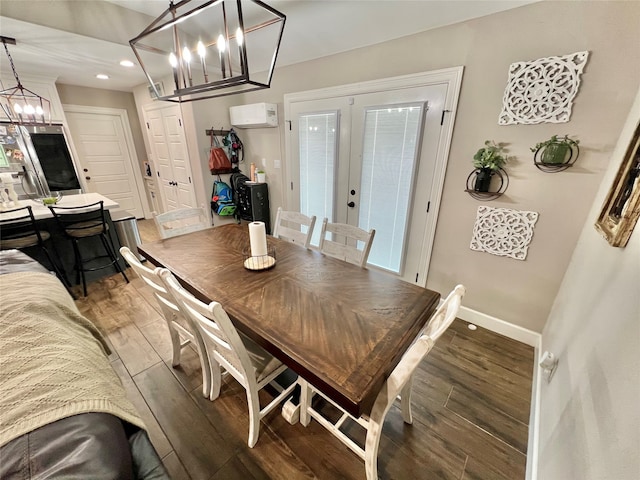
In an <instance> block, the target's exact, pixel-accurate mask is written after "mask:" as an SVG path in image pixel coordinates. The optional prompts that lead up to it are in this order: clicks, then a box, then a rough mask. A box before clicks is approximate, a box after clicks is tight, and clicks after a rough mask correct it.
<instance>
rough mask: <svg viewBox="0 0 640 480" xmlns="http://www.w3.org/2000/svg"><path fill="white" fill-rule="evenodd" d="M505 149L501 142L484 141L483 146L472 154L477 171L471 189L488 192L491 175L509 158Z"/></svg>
mask: <svg viewBox="0 0 640 480" xmlns="http://www.w3.org/2000/svg"><path fill="white" fill-rule="evenodd" d="M505 154H506V149H505V147H504V145H503V144H502V143H496V142H494V141H493V140H487V141H485V142H484V147H482V148H480V149H479V150H478V151H477V152H476V154H475V155H474V156H473V166H474V167H476V169H477V170H478V173H477V175H476V181H475V183H474V187H473V189H474V190H475V191H476V192H488V191H489V185H490V183H491V177H492V176H493V174H494V173H495V171H496V170H499V169H500V168H502V167H503V166H504V164H505V163H507V161H508V160H509V157H508V156H507V155H505Z"/></svg>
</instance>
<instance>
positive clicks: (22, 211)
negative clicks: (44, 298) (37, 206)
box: [0, 206, 71, 288]
mask: <svg viewBox="0 0 640 480" xmlns="http://www.w3.org/2000/svg"><path fill="white" fill-rule="evenodd" d="M50 239H51V234H50V233H49V232H48V231H46V230H41V229H40V228H39V227H38V224H37V223H36V219H35V217H34V216H33V210H32V209H31V207H30V206H26V207H20V208H14V209H12V210H5V211H4V212H2V213H1V214H0V250H13V249H17V250H22V249H27V248H32V247H38V248H39V249H40V250H41V251H42V252H43V253H44V254H45V256H46V257H47V260H48V261H49V264H50V265H51V267H52V268H53V270H54V272H55V274H56V276H57V277H58V278H59V279H60V281H61V282H62V283H64V285H65V287H67V288H69V287H71V284H70V283H69V279H68V278H67V274H66V272H65V271H64V267H63V266H62V263H59V262H57V261H54V260H53V257H52V256H51V254H50V253H49V250H48V249H47V247H46V246H45V242H46V241H48V240H50ZM50 244H51V249H52V250H53V253H54V256H55V258H56V259H59V258H60V255H58V252H57V251H56V247H55V245H54V243H53V241H51V242H50Z"/></svg>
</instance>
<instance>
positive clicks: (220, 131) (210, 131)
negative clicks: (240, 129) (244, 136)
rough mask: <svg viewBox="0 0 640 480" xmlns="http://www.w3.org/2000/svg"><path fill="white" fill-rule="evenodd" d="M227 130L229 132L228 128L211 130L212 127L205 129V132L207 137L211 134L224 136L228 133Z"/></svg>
mask: <svg viewBox="0 0 640 480" xmlns="http://www.w3.org/2000/svg"><path fill="white" fill-rule="evenodd" d="M229 132H230V130H212V129H209V130H205V133H206V134H207V137H210V136H212V135H213V136H214V137H224V136H226V135H228V134H229Z"/></svg>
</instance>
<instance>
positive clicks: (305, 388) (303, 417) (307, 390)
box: [298, 378, 313, 427]
mask: <svg viewBox="0 0 640 480" xmlns="http://www.w3.org/2000/svg"><path fill="white" fill-rule="evenodd" d="M298 382H299V384H300V423H301V424H302V425H303V426H305V427H306V426H307V425H309V422H310V421H311V416H310V415H309V407H310V406H311V400H312V399H313V391H312V390H311V386H310V385H309V384H308V383H307V382H306V380H304V379H302V378H299V379H298Z"/></svg>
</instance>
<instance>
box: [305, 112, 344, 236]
mask: <svg viewBox="0 0 640 480" xmlns="http://www.w3.org/2000/svg"><path fill="white" fill-rule="evenodd" d="M298 124H299V127H298V128H299V132H298V134H299V142H300V152H299V153H300V212H301V213H304V214H305V215H309V216H311V215H315V216H316V218H317V220H316V222H317V223H316V225H321V224H322V219H323V218H324V217H327V218H328V219H329V221H331V220H333V217H334V189H335V171H336V149H337V145H336V138H337V132H338V113H337V112H326V113H314V114H304V115H301V116H300V121H299V123H298ZM318 222H319V223H318ZM315 230H316V231H315V232H314V235H313V238H312V239H311V243H313V244H314V245H318V243H319V239H320V228H316V229H315Z"/></svg>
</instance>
